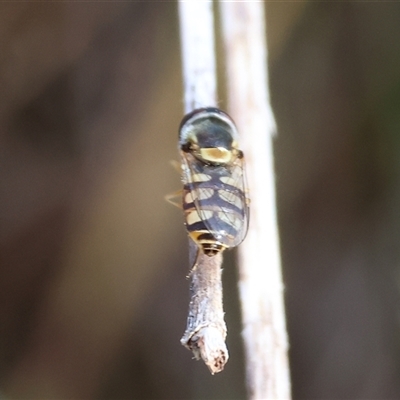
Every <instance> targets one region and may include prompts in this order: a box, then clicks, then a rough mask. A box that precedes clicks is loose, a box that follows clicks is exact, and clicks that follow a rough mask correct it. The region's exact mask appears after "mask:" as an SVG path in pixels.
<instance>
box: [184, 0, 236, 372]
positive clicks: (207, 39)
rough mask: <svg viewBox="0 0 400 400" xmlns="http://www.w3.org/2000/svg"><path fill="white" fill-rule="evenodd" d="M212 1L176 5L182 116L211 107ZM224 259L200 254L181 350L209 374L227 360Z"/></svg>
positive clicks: (192, 253)
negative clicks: (196, 109)
mask: <svg viewBox="0 0 400 400" xmlns="http://www.w3.org/2000/svg"><path fill="white" fill-rule="evenodd" d="M212 6H213V4H212V2H211V1H186V2H182V1H180V2H179V20H180V31H181V48H182V65H183V79H184V90H185V111H186V113H188V112H190V111H192V110H193V109H195V108H200V107H207V106H215V104H216V76H215V75H216V74H215V52H214V21H213V8H212ZM197 252H198V247H197V245H196V244H195V243H194V242H193V241H192V240H191V239H190V238H189V262H190V267H192V266H193V265H194V263H195V261H196V256H197ZM221 265H222V255H221V254H218V255H217V256H214V257H208V256H206V255H204V254H203V252H200V253H199V256H198V258H197V265H196V266H195V267H194V268H193V269H192V271H191V273H190V275H189V279H190V282H191V283H190V297H191V299H190V303H189V313H188V319H187V325H186V330H185V333H184V335H183V337H182V339H181V343H182V345H184V346H186V347H187V348H188V349H190V350H191V351H192V352H193V354H194V356H195V358H196V359H199V358H202V359H203V361H204V362H205V364H206V365H207V367H208V368H209V370H210V372H211V373H212V374H214V373H216V372H220V371H222V370H223V368H224V366H225V364H226V362H227V361H228V358H229V355H228V350H227V348H226V345H225V337H226V324H225V321H224V311H223V307H222V282H221V274H222V270H221Z"/></svg>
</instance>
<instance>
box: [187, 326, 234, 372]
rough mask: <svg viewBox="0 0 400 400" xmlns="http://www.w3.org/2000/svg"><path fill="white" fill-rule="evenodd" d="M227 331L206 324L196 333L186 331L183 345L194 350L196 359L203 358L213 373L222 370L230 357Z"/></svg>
mask: <svg viewBox="0 0 400 400" xmlns="http://www.w3.org/2000/svg"><path fill="white" fill-rule="evenodd" d="M225 336H226V331H225V330H224V331H221V329H219V328H218V327H214V326H206V327H203V328H201V329H199V331H198V332H196V333H192V334H191V333H190V332H185V334H184V335H183V337H182V339H181V343H182V345H183V346H185V347H187V348H188V349H189V350H191V351H192V353H193V356H194V358H195V359H196V360H200V359H202V360H203V361H204V363H205V364H206V366H207V368H208V369H209V371H210V372H211V374H212V375H214V374H216V373H218V372H221V371H222V370H223V369H224V367H225V364H226V363H227V361H228V359H229V353H228V349H227V348H226V345H225Z"/></svg>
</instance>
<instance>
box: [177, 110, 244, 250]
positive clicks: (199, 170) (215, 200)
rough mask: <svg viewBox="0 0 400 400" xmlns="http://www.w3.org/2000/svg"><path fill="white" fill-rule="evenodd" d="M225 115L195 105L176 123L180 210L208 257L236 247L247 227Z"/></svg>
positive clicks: (239, 158)
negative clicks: (179, 173) (180, 184)
mask: <svg viewBox="0 0 400 400" xmlns="http://www.w3.org/2000/svg"><path fill="white" fill-rule="evenodd" d="M236 139H237V132H236V127H235V125H234V124H233V121H232V120H231V118H230V117H229V116H228V115H227V114H225V113H224V112H222V111H221V110H218V109H216V108H205V109H200V110H195V111H194V112H193V113H191V114H189V115H188V116H186V117H185V118H184V119H183V121H182V124H181V128H180V149H181V157H182V171H183V176H182V180H183V183H184V188H183V209H184V214H185V224H186V229H187V231H188V234H189V236H190V237H191V238H192V239H193V240H194V242H195V243H197V245H198V246H199V248H200V249H201V250H202V251H203V252H204V254H206V255H208V256H213V255H215V254H217V253H219V252H221V251H223V250H225V249H228V248H232V247H235V246H237V245H238V244H240V243H241V242H242V240H243V239H244V237H245V235H246V232H247V227H248V215H249V207H248V204H249V200H248V198H247V197H246V193H247V188H246V185H245V177H244V157H243V153H242V151H241V150H239V149H238V147H237V141H236Z"/></svg>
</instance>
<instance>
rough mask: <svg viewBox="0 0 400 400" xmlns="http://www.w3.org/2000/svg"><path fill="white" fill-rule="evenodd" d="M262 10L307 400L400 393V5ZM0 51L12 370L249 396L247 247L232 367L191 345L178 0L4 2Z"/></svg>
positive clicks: (229, 276)
mask: <svg viewBox="0 0 400 400" xmlns="http://www.w3.org/2000/svg"><path fill="white" fill-rule="evenodd" d="M266 10H267V27H268V29H267V31H268V42H269V48H270V52H269V63H270V80H271V94H272V101H273V106H274V110H275V114H276V119H277V124H278V135H277V137H276V141H275V144H276V145H275V150H276V152H275V161H276V179H277V189H278V207H279V209H278V212H279V219H280V232H281V247H282V258H283V267H284V277H285V286H286V300H287V315H288V327H289V337H290V342H291V350H290V357H291V367H292V378H293V393H294V398H305V399H309V398H326V399H329V398H331V399H337V398H342V399H344V398H349V399H350V398H351V399H353V398H370V399H371V398H376V399H382V398H396V397H398V393H400V387H399V385H400V384H399V382H398V379H397V376H398V374H399V373H400V351H399V345H398V343H399V338H400V326H399V323H398V315H399V314H398V309H399V306H400V304H399V303H400V302H399V282H400V279H399V276H400V270H399V259H400V257H399V256H400V250H399V246H398V244H397V243H398V241H399V240H400V221H399V218H398V215H399V212H398V209H399V204H400V189H399V188H400V178H399V176H400V174H399V172H400V163H399V161H398V160H399V159H400V158H399V157H398V154H399V153H400V140H399V137H400V136H399V133H398V132H399V129H400V122H399V112H398V110H399V109H400V74H399V71H400V48H399V47H400V41H399V38H400V26H399V24H398V21H399V17H400V9H399V7H398V6H397V5H396V4H395V3H343V2H340V3H326V2H325V3H316V2H310V3H298V2H294V3H279V2H276V3H274V2H271V3H267V6H266ZM0 54H1V56H0V72H1V73H0V93H1V94H2V96H1V97H2V101H1V102H0V263H1V264H0V382H1V385H0V387H1V388H2V389H3V391H4V392H5V393H6V395H8V396H9V397H10V398H16V397H26V398H46V397H47V398H53V399H54V398H80V399H82V398H104V399H108V398H110V399H111V398H113V399H115V398H139V399H146V398H147V399H171V398H175V399H178V398H182V399H183V398H184V399H188V398H202V399H222V398H223V399H235V398H237V399H239V398H244V397H245V392H244V382H243V380H244V364H243V363H244V362H243V354H242V347H241V343H240V322H239V320H240V316H239V310H240V307H239V305H238V300H237V293H236V286H235V282H236V275H235V274H236V272H235V269H234V258H233V256H232V253H229V254H228V255H227V256H226V260H225V266H226V268H225V270H224V275H225V276H224V279H225V288H224V293H225V309H226V313H227V314H226V319H227V324H228V347H229V349H230V355H231V358H230V360H229V362H228V364H227V367H226V370H225V371H224V372H222V373H221V374H219V375H217V376H210V375H209V372H208V371H207V369H206V367H205V366H204V365H202V364H201V363H198V362H195V361H193V360H191V355H190V353H189V352H188V351H187V350H185V349H184V348H183V347H182V346H181V345H180V343H179V339H180V336H181V335H182V333H183V330H184V327H185V322H186V321H185V318H186V311H187V301H188V287H187V286H188V283H187V281H186V280H185V276H186V274H187V269H188V263H187V249H186V246H187V241H186V237H185V232H184V229H183V226H182V222H183V218H182V215H181V213H180V212H179V210H175V209H174V208H173V207H170V206H169V205H168V204H167V203H166V202H164V200H163V197H164V195H165V194H167V193H169V192H173V191H174V190H176V189H178V188H179V185H180V182H179V177H178V175H177V174H176V172H175V171H174V170H173V168H170V167H169V160H171V159H174V158H177V128H178V124H179V122H180V119H181V116H182V113H183V105H182V97H183V96H182V84H181V71H180V53H179V37H178V21H177V7H176V4H175V3H172V2H159V3H154V2H148V3H145V2H143V3H138V2H133V3H131V2H115V3H114V2H108V3H107V2H105V3H76V2H71V3H68V2H67V3H2V4H1V6H0ZM219 71H220V73H221V76H220V78H221V79H224V76H223V66H221V67H220V68H219ZM223 98H224V95H223V93H221V99H223ZM220 106H221V108H224V101H223V100H221V103H220ZM233 117H234V116H233ZM243 134H245V132H243ZM265 268H268V266H267V265H266V266H265Z"/></svg>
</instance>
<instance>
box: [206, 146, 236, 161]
mask: <svg viewBox="0 0 400 400" xmlns="http://www.w3.org/2000/svg"><path fill="white" fill-rule="evenodd" d="M199 155H200V157H201V158H202V159H203V160H204V161H206V162H210V163H215V164H228V163H230V161H231V160H232V151H231V150H228V149H226V148H224V147H207V148H202V149H200V150H199Z"/></svg>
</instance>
